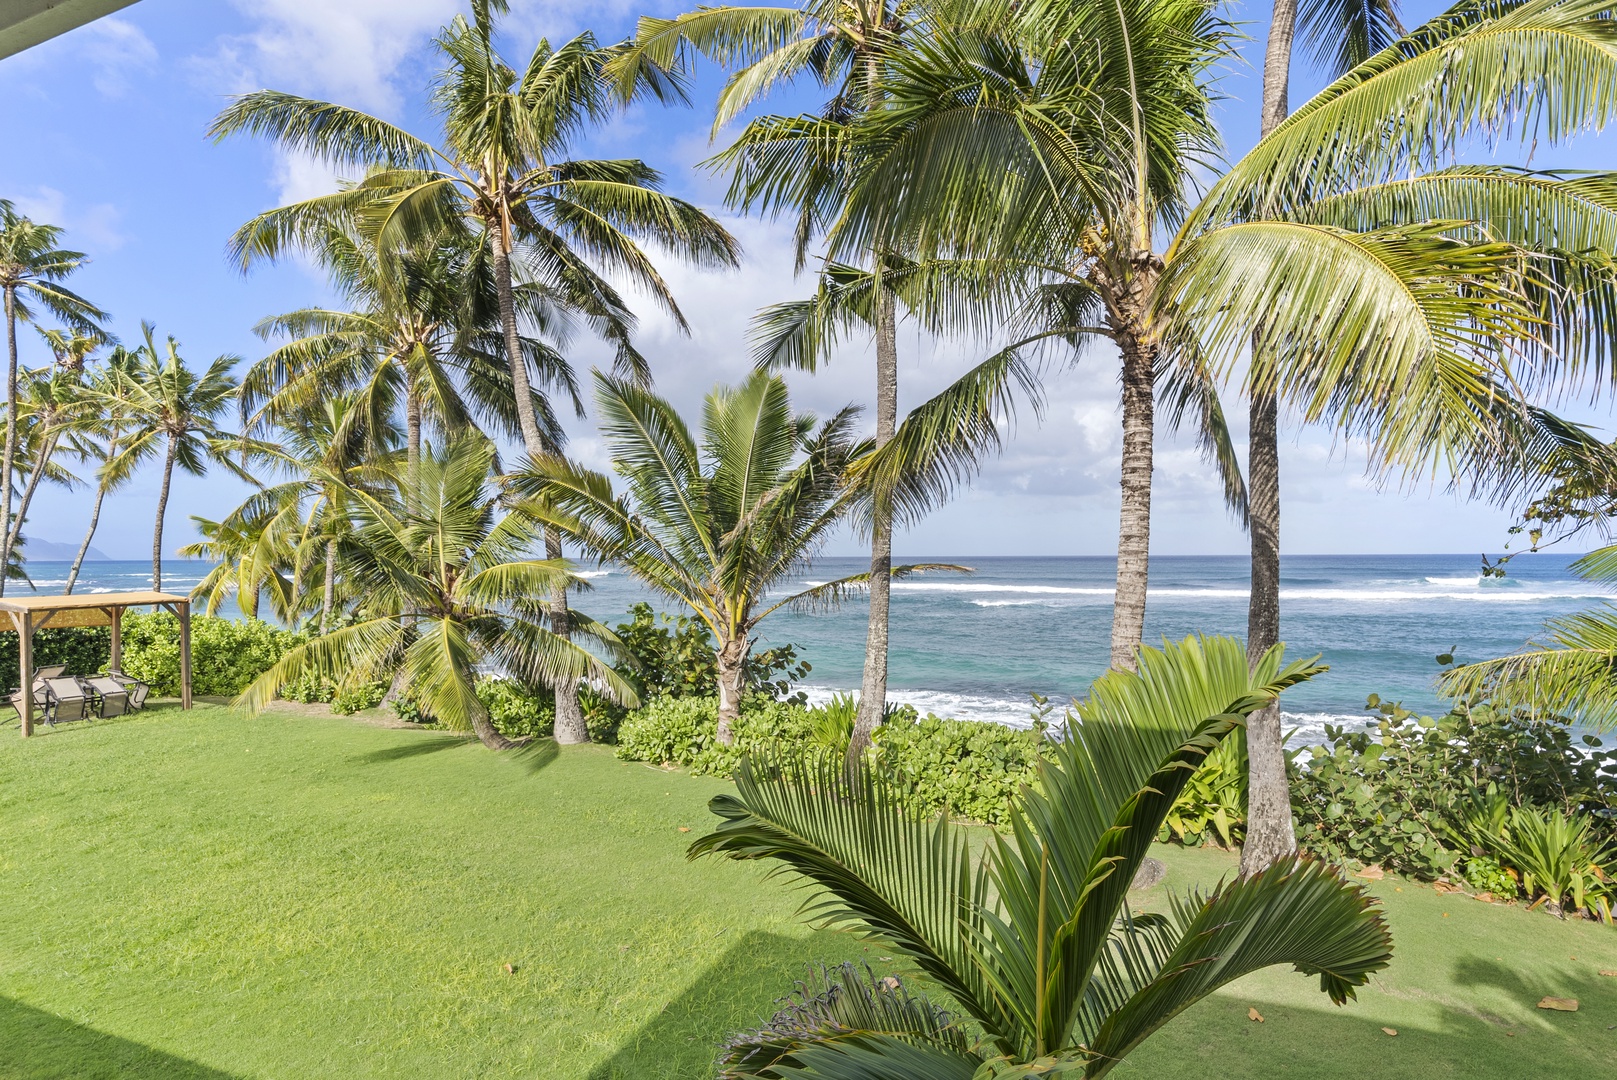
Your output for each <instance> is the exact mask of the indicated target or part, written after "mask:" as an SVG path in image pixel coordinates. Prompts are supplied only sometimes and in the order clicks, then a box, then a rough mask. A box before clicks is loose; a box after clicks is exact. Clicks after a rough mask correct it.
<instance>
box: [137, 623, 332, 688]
mask: <svg viewBox="0 0 1617 1080" xmlns="http://www.w3.org/2000/svg"><path fill="white" fill-rule="evenodd" d="M303 641H304V638H303V636H302V635H300V634H295V633H293V632H292V631H290V630H282V629H280V628H278V627H275V626H271V625H270V624H269V623H267V622H264V621H262V620H260V619H247V620H243V621H236V620H234V619H220V618H214V617H210V616H207V615H195V616H192V618H191V692H192V693H194V694H202V695H206V696H210V697H234V696H236V695H237V694H239V693H241V692H242V691H243V690H245V689H246V688H247V686H248V684H249V683H251V682H252V681H253V680H254V679H256V678H258V677H259V676H260V675H262V674H263V673H264V672H266V671H268V670H269V669H270V667H271V666H272V665H274V663H275V662H276V661H277V660H279V659H280V658H281V655H282V654H283V653H285V652H286V651H287V650H288V649H290V648H292V647H293V646H295V645H299V644H301V643H302V642H303ZM123 653H124V656H123V667H124V672H125V673H126V674H129V675H132V676H134V677H135V678H137V679H140V680H142V681H143V682H146V683H148V684H150V685H151V688H152V693H154V694H162V695H164V696H167V697H174V696H177V695H178V694H179V692H180V626H179V620H178V619H176V618H175V617H174V616H173V615H170V614H168V613H167V612H158V613H156V614H136V613H132V612H131V613H126V614H125V615H124V622H123Z"/></svg>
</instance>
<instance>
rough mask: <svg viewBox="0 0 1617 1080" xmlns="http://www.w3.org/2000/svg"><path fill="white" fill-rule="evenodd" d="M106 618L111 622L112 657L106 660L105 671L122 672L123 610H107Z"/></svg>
mask: <svg viewBox="0 0 1617 1080" xmlns="http://www.w3.org/2000/svg"><path fill="white" fill-rule="evenodd" d="M107 618H109V619H111V620H112V624H111V629H112V655H111V656H109V657H108V658H107V670H108V671H122V670H123V669H124V609H123V608H121V607H113V608H107Z"/></svg>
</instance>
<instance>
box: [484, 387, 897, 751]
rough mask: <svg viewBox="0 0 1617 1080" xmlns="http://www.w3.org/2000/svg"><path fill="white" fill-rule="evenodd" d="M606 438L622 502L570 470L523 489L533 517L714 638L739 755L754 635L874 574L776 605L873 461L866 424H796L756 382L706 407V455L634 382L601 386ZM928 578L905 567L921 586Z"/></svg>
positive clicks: (847, 415) (535, 472)
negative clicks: (852, 479)
mask: <svg viewBox="0 0 1617 1080" xmlns="http://www.w3.org/2000/svg"><path fill="white" fill-rule="evenodd" d="M595 401H596V409H597V411H598V413H599V415H600V418H601V419H600V423H601V431H602V434H603V435H604V436H605V438H606V443H607V445H608V447H609V448H610V449H611V453H612V461H613V465H614V468H615V469H616V470H617V472H618V475H619V476H620V477H622V479H623V481H624V484H625V490H624V493H623V494H622V495H617V494H615V493H614V492H613V490H612V481H611V479H610V478H609V477H607V476H605V475H603V474H601V473H598V472H592V471H590V470H587V469H583V468H581V467H579V466H578V465H576V464H574V463H572V462H569V461H567V460H565V459H564V458H561V457H559V456H555V455H549V456H541V457H538V458H532V459H530V460H529V461H528V463H527V466H526V468H525V469H524V470H523V471H522V472H521V473H519V474H518V475H517V477H516V478H515V486H516V489H517V490H518V491H519V492H521V493H522V494H523V495H525V496H527V497H529V498H530V499H531V500H533V502H532V505H531V506H530V507H529V512H531V513H532V514H534V515H535V516H536V517H537V518H538V519H540V520H542V521H544V522H545V523H546V524H547V525H549V526H551V527H553V528H556V529H559V530H560V531H561V532H562V533H563V534H564V535H567V536H570V537H572V538H573V539H575V540H576V541H578V542H579V543H580V544H582V545H583V546H584V548H585V550H587V551H589V552H590V553H591V554H593V555H594V556H596V557H597V558H598V559H602V560H606V561H611V562H614V563H617V564H620V565H622V566H623V568H624V569H625V570H627V571H628V572H629V573H630V574H633V575H634V576H635V577H637V578H639V579H640V580H641V581H642V582H643V583H644V584H646V585H647V586H649V587H650V588H651V589H653V590H655V591H656V592H658V593H660V594H662V595H663V596H666V597H668V598H669V599H671V600H673V601H675V602H676V603H679V604H682V605H684V606H685V607H687V608H689V609H690V611H691V613H692V614H693V615H695V616H696V617H697V618H698V619H700V620H701V621H702V622H703V623H704V624H705V625H706V626H707V629H708V631H709V632H710V633H711V634H712V635H713V645H714V655H715V658H716V661H717V669H718V670H717V676H718V690H719V724H718V734H719V739H720V741H721V742H724V743H729V742H730V741H731V740H732V738H733V735H734V731H733V728H734V723H735V719H736V717H737V715H738V714H739V711H740V708H741V699H742V696H743V695H744V693H745V691H746V673H747V660H748V657H749V656H750V654H751V650H752V638H751V635H752V632H753V631H754V629H756V628H757V626H758V624H759V623H760V622H762V621H763V620H764V619H765V618H767V617H768V616H770V615H771V614H773V613H774V612H776V611H779V610H781V609H782V608H784V607H788V606H791V605H801V604H806V603H811V602H815V601H820V602H830V601H833V600H835V599H837V598H838V597H840V596H841V595H843V594H844V593H845V592H846V591H847V590H848V589H849V588H850V587H853V586H856V585H862V584H863V583H864V582H865V581H866V580H867V579H868V576H869V575H867V574H857V575H854V576H852V577H846V578H841V579H838V580H836V581H830V582H825V583H822V584H818V585H813V586H810V587H809V588H806V589H801V590H798V591H795V592H790V593H788V594H786V595H784V596H778V595H774V590H776V589H779V588H780V587H781V586H783V585H785V584H786V583H787V582H788V581H791V580H792V579H794V578H796V577H797V576H798V575H800V574H801V573H802V572H803V570H804V569H805V568H806V566H807V565H808V562H809V559H810V558H811V557H812V556H813V554H814V553H815V551H817V550H818V548H819V547H820V545H821V544H823V543H824V542H825V540H826V539H828V537H829V535H830V533H831V531H832V530H833V529H835V528H836V526H837V525H838V524H839V523H840V522H841V521H842V519H843V518H844V517H845V516H846V514H847V513H848V510H849V508H850V505H851V503H852V500H853V495H852V492H851V490H850V489H849V488H848V487H847V486H846V485H845V484H844V483H843V480H844V474H845V471H846V469H847V467H848V463H849V462H850V461H852V460H853V459H854V457H856V456H857V455H858V454H859V453H861V452H862V450H863V449H864V447H863V446H862V445H861V444H860V443H859V442H858V441H857V440H855V439H854V437H853V434H852V428H853V422H854V417H855V413H856V410H854V409H852V408H848V409H843V410H842V411H841V412H839V413H837V414H836V415H835V416H832V417H831V418H830V419H829V420H826V421H825V422H824V423H823V424H820V423H817V421H816V418H815V417H814V416H813V415H811V414H807V413H793V412H792V409H791V401H790V399H789V397H788V396H787V392H786V384H785V382H783V381H782V380H781V379H780V377H779V376H775V375H768V374H765V373H762V372H755V373H754V374H753V375H752V376H751V377H749V378H748V379H747V381H746V382H744V383H742V384H741V386H739V387H737V388H734V389H730V388H724V387H720V388H718V389H715V390H714V391H713V392H712V393H710V394H708V395H707V399H706V403H705V406H704V409H703V413H702V439H701V442H700V444H698V442H697V440H696V438H695V437H693V435H692V434H691V431H690V429H689V428H688V427H687V426H686V424H685V421H684V420H683V419H681V418H680V416H679V414H678V413H677V412H676V411H675V410H674V407H673V406H672V405H670V404H669V403H668V402H667V401H666V400H664V399H663V398H661V397H658V396H657V395H656V394H654V393H652V392H651V391H649V390H646V389H644V388H642V387H639V386H637V385H635V384H634V383H632V382H630V381H629V380H626V379H620V378H615V377H612V376H609V375H604V374H601V373H599V372H597V373H596V376H595ZM916 569H920V568H919V567H900V568H898V569H897V570H895V572H905V573H907V572H911V571H913V570H916Z"/></svg>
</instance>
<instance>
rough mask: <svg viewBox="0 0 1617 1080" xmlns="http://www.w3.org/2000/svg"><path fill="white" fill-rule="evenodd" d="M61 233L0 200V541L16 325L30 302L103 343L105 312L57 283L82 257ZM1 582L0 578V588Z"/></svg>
mask: <svg viewBox="0 0 1617 1080" xmlns="http://www.w3.org/2000/svg"><path fill="white" fill-rule="evenodd" d="M61 239H62V230H61V229H60V228H59V227H57V226H55V225H41V224H38V223H36V222H34V221H33V220H31V219H29V218H27V217H24V216H22V215H20V214H18V213H17V208H16V207H15V206H14V205H13V204H12V203H11V201H10V200H8V199H0V295H3V296H4V298H5V306H6V350H7V369H6V371H7V373H6V403H7V404H6V443H5V449H4V451H3V453H0V538H6V537H9V536H10V535H11V533H12V531H13V529H12V525H11V489H12V472H13V471H14V469H15V468H16V459H17V322H18V321H19V320H22V321H25V322H33V321H34V320H35V318H36V317H37V316H36V314H35V311H34V308H33V306H32V305H31V304H30V303H29V301H34V302H36V303H38V304H39V305H40V307H42V308H44V309H45V310H46V311H48V312H50V313H51V314H52V315H53V316H55V317H56V318H57V319H59V320H61V321H62V322H64V323H66V324H67V325H68V326H69V327H71V328H73V329H74V330H76V331H78V332H79V333H81V334H83V335H85V336H88V337H100V338H102V339H103V340H104V335H103V334H102V332H101V330H100V328H99V327H98V326H97V325H96V323H97V321H98V320H102V319H105V318H106V317H107V313H106V312H104V311H102V310H101V309H100V308H98V307H96V306H95V305H94V304H92V303H90V302H89V301H88V300H86V299H84V298H83V297H82V296H79V295H78V294H77V293H75V292H73V291H72V290H70V289H68V288H67V287H66V286H65V285H63V284H62V282H63V281H65V280H66V279H67V278H68V277H70V276H72V274H73V273H74V272H75V271H77V270H78V269H79V268H80V267H82V266H83V265H84V264H85V262H86V261H87V259H86V258H85V255H84V253H83V252H82V251H67V250H65V249H63V248H61V247H59V246H58V245H59V244H60V242H61ZM10 563H11V549H10V545H9V540H5V539H0V565H4V566H9V565H10ZM4 584H5V578H4V577H0V588H3V587H4Z"/></svg>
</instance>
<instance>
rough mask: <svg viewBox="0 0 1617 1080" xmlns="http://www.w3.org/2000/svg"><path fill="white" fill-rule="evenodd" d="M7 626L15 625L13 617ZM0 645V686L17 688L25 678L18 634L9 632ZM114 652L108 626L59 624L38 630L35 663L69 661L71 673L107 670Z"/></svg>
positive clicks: (67, 662)
mask: <svg viewBox="0 0 1617 1080" xmlns="http://www.w3.org/2000/svg"><path fill="white" fill-rule="evenodd" d="M5 627H6V629H7V630H10V629H11V623H10V620H7V622H6V624H5ZM0 640H3V643H4V644H3V647H0V684H3V686H0V689H5V690H13V689H16V687H17V685H18V683H19V682H21V680H22V674H21V673H20V672H19V671H18V669H17V638H16V635H15V634H6V635H4V637H3V639H0ZM111 655H112V629H111V628H110V627H106V626H59V627H53V628H47V629H44V630H36V631H34V667H35V669H36V670H37V669H38V668H41V667H44V666H45V665H46V664H65V665H67V673H68V674H69V675H94V674H95V673H96V672H98V671H105V670H106V667H107V661H108V658H109V657H110V656H111Z"/></svg>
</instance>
